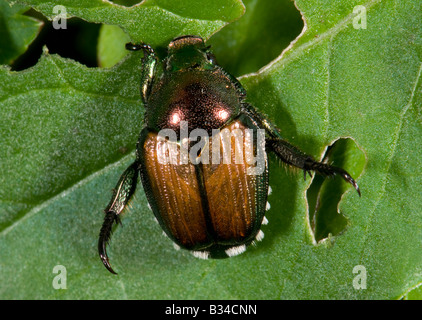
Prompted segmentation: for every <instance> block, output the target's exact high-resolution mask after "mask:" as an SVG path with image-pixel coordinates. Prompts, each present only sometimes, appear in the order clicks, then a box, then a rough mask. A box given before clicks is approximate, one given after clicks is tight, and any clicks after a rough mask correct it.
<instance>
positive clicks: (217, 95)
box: [141, 36, 245, 133]
mask: <svg viewBox="0 0 422 320" xmlns="http://www.w3.org/2000/svg"><path fill="white" fill-rule="evenodd" d="M143 49H144V48H143ZM141 76H142V78H141V92H142V98H143V102H144V105H145V109H146V114H145V120H146V124H147V127H148V128H150V129H151V130H154V131H157V132H158V131H159V130H161V129H173V130H175V131H176V132H177V131H178V130H179V127H180V122H181V121H188V122H189V129H190V130H193V129H195V128H202V129H204V130H207V131H208V133H211V130H212V129H213V128H220V127H221V126H222V125H224V124H225V123H228V122H229V121H231V120H233V118H234V117H235V116H237V115H238V114H239V111H240V106H241V103H242V101H243V98H244V96H245V91H244V89H243V88H242V86H241V85H240V83H239V82H238V81H237V79H235V78H234V77H232V76H231V75H229V74H228V73H226V72H225V71H224V70H223V69H222V68H221V67H220V66H218V65H217V64H216V63H215V59H214V56H213V55H212V54H211V53H210V51H209V47H207V46H206V45H205V43H204V41H203V39H202V38H199V37H195V36H189V37H180V38H176V39H174V40H173V41H172V42H171V43H170V44H169V46H168V55H167V58H166V59H165V60H164V61H163V66H162V68H160V67H159V65H158V64H157V58H156V56H155V53H154V51H153V50H152V49H151V48H150V47H146V48H145V49H144V59H143V69H142V75H141ZM216 106H217V108H216ZM216 115H217V116H216ZM218 115H220V116H218Z"/></svg>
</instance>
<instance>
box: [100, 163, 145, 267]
mask: <svg viewBox="0 0 422 320" xmlns="http://www.w3.org/2000/svg"><path fill="white" fill-rule="evenodd" d="M138 173H139V165H138V163H137V162H136V161H135V162H134V163H133V164H131V165H130V166H129V167H128V168H127V169H126V170H125V172H123V174H122V175H121V177H120V179H119V182H118V183H117V185H116V188H115V189H114V191H113V197H112V198H111V201H110V203H109V205H108V206H107V208H106V209H105V210H104V211H105V213H106V214H105V217H104V222H103V226H102V228H101V231H100V237H99V241H98V253H99V255H100V258H101V261H102V262H103V264H104V266H105V267H106V268H107V270H108V271H110V272H111V273H114V274H116V272H114V270H113V269H112V268H111V265H110V262H109V259H108V255H107V250H106V247H107V245H108V243H109V241H110V238H111V233H112V228H113V225H114V223H116V224H118V223H120V214H121V213H122V211H123V209H124V208H125V207H126V205H127V203H128V202H129V200H130V198H131V197H132V195H133V193H134V192H135V189H136V184H137V181H138Z"/></svg>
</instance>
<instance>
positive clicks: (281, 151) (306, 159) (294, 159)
mask: <svg viewBox="0 0 422 320" xmlns="http://www.w3.org/2000/svg"><path fill="white" fill-rule="evenodd" d="M242 111H243V112H244V113H246V114H247V115H249V116H250V117H251V118H252V119H253V120H254V121H255V122H256V124H257V125H258V126H259V127H261V128H264V129H265V130H266V132H267V134H268V136H269V138H267V139H266V148H267V149H269V150H270V151H273V152H274V153H275V154H276V155H277V157H278V158H279V159H280V160H282V161H283V162H285V163H287V164H289V165H292V166H294V167H297V168H300V169H302V170H303V171H304V177H305V179H306V174H307V173H308V174H309V175H310V176H311V177H312V175H311V171H315V172H317V173H319V174H322V175H324V176H335V175H339V176H341V177H342V178H343V179H344V180H346V181H347V182H348V183H350V184H351V185H352V186H353V187H354V188H355V189H356V191H357V192H358V194H359V196H360V195H361V194H360V189H359V186H358V185H357V183H356V181H355V180H354V179H353V178H352V176H351V175H350V174H349V173H348V172H347V171H346V170H344V169H342V168H339V167H335V166H331V165H329V164H326V163H322V162H318V161H315V160H314V159H313V158H312V157H311V156H309V155H307V154H305V153H303V152H302V151H301V150H299V149H298V148H296V147H295V146H293V145H291V144H290V143H288V142H287V141H285V140H283V138H282V137H281V135H280V133H279V131H278V129H277V128H276V127H275V126H274V125H273V124H272V123H270V122H269V121H268V120H266V119H265V118H264V117H263V116H262V115H260V114H259V113H258V112H257V111H256V110H255V109H254V108H253V107H252V106H250V105H248V104H244V105H243V108H242Z"/></svg>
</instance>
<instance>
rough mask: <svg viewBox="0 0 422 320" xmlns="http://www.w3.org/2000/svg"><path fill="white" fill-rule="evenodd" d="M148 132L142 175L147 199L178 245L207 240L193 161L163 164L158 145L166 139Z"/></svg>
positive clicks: (186, 246)
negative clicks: (159, 139)
mask: <svg viewBox="0 0 422 320" xmlns="http://www.w3.org/2000/svg"><path fill="white" fill-rule="evenodd" d="M157 137H158V136H157V134H154V133H149V134H148V135H147V137H146V140H145V142H144V148H143V160H144V169H143V171H144V172H143V173H142V174H141V177H142V179H143V184H144V188H145V191H146V194H147V197H148V201H149V203H150V204H151V207H152V209H153V211H154V214H155V215H156V217H157V219H158V220H159V222H160V224H161V226H162V227H163V229H164V231H166V233H167V235H169V236H170V237H171V238H172V240H174V241H175V242H176V243H178V244H179V245H181V246H183V247H185V248H195V247H197V246H200V245H201V244H208V243H209V239H208V234H207V226H206V222H205V221H206V220H205V214H204V210H203V203H202V199H201V195H200V191H199V190H200V189H199V186H198V180H197V176H196V173H195V166H194V165H193V164H190V163H189V164H181V165H178V164H171V163H167V164H163V163H160V162H162V161H159V158H158V156H157V154H158V153H157V148H160V147H161V146H162V143H163V142H160V141H158V139H157ZM177 150H178V149H177Z"/></svg>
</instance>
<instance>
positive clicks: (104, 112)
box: [0, 0, 422, 299]
mask: <svg viewBox="0 0 422 320" xmlns="http://www.w3.org/2000/svg"><path fill="white" fill-rule="evenodd" d="M11 4H12V3H11V2H10V1H5V0H1V1H0V62H1V63H3V64H10V63H11V62H13V61H14V60H16V59H17V58H18V57H19V56H20V55H21V54H22V53H23V52H25V50H26V48H27V47H28V45H29V44H30V43H31V42H32V40H33V39H34V38H35V37H36V36H37V33H38V31H39V29H40V22H39V21H38V20H37V19H34V18H31V17H28V16H26V15H23V13H24V12H26V11H27V10H28V9H29V8H33V9H35V10H36V11H38V12H41V13H42V14H43V15H45V16H46V17H48V18H49V19H52V18H53V17H54V16H55V14H54V13H53V8H54V6H55V5H58V4H60V5H63V6H65V7H66V9H67V13H68V15H70V16H75V17H79V18H82V19H84V20H86V21H89V22H93V23H102V24H105V25H108V26H107V27H106V26H104V27H102V29H101V33H100V37H99V43H98V54H99V57H98V60H99V63H100V65H101V66H103V68H88V67H86V66H84V65H82V64H80V63H78V62H76V61H74V60H71V59H66V58H62V57H60V56H58V55H52V54H49V53H48V49H47V48H46V49H45V50H44V53H43V54H42V56H41V58H40V60H39V61H38V63H37V64H36V65H35V66H33V67H31V68H28V69H26V70H23V71H18V72H17V71H12V70H11V69H10V67H8V66H6V65H5V66H2V67H1V68H0V136H1V139H0V150H1V152H0V298H2V299H19V298H23V299H126V298H129V299H402V298H404V299H406V298H411V299H420V298H421V290H420V285H421V283H422V243H421V240H422V232H421V230H422V212H421V204H422V201H421V200H422V197H421V193H420V189H421V185H422V184H421V181H422V179H421V173H422V160H421V159H422V155H421V153H422V152H421V145H422V135H421V132H422V131H421V129H422V112H421V108H422V107H421V106H422V103H421V102H422V84H421V72H422V50H421V48H422V47H421V45H422V39H421V35H422V27H421V25H422V9H421V5H420V3H419V2H418V1H416V0H414V1H404V0H402V1H399V0H397V1H387V0H377V1H375V0H373V1H349V0H347V1H346V0H335V1H329V2H328V1H322V0H321V1H319V0H313V1H304V0H303V1H302V0H296V1H295V2H294V3H292V2H290V1H283V0H278V1H265V0H248V1H244V4H243V3H242V2H241V1H240V0H230V1H222V0H221V1H212V2H210V1H202V0H196V1H189V2H183V1H177V2H174V1H170V0H169V1H166V0H146V1H143V2H142V3H141V4H139V5H136V6H132V7H129V6H124V5H122V3H121V4H113V3H111V2H106V1H100V0H93V1H83V0H72V1H71V0H67V1H65V0H63V1H46V0H32V1H31V0H27V1H19V3H13V5H11ZM293 4H294V5H295V6H296V7H297V9H296V8H295V7H294V6H293ZM245 5H246V10H245ZM357 5H363V6H364V7H365V8H366V14H367V26H366V29H359V28H354V26H353V24H354V23H355V24H356V22H360V23H362V21H358V20H357V18H356V17H357V14H356V13H354V8H355V7H356V6H357ZM298 11H300V14H301V15H302V16H303V18H304V22H305V28H304V29H303V32H302V33H301V35H300V37H299V38H298V39H297V41H296V42H294V43H293V44H292V45H291V46H290V47H289V48H288V50H286V51H285V52H284V53H283V54H281V52H282V51H283V50H284V49H285V48H286V47H287V46H288V45H289V42H290V41H291V40H292V39H294V38H295V37H296V35H297V34H298V33H300V32H301V30H302V22H301V19H300V14H299V13H298ZM183 34H197V35H200V36H202V37H204V38H205V39H209V42H210V43H211V44H212V46H213V48H214V52H215V53H216V56H217V59H218V60H220V61H221V64H222V65H223V66H224V67H225V68H227V69H228V70H229V71H230V72H232V73H233V74H235V75H237V76H241V77H240V80H241V82H242V84H243V85H244V86H245V88H246V89H247V91H248V99H249V101H250V102H251V103H252V104H253V105H255V106H256V107H257V108H258V109H259V110H261V111H262V112H263V113H265V114H267V115H268V116H269V118H270V119H271V120H272V121H273V122H274V123H275V124H276V125H277V126H278V127H279V128H280V129H281V132H282V134H283V135H284V137H285V138H286V139H287V140H289V141H290V142H291V143H293V144H295V145H297V146H299V147H300V148H301V149H302V150H304V151H305V152H307V153H309V154H312V155H313V156H314V157H315V158H317V159H321V158H322V157H323V154H324V152H325V151H326V149H327V147H328V146H330V145H332V144H333V143H334V142H335V141H337V140H338V139H340V138H350V139H347V140H345V141H347V143H346V144H345V145H344V154H345V155H346V156H345V157H344V159H337V160H336V159H335V158H334V159H333V161H334V163H336V161H340V160H341V161H342V164H343V165H344V167H345V168H346V169H347V170H348V171H350V173H351V174H352V175H354V176H356V177H357V176H359V178H358V183H359V185H360V187H361V190H362V198H359V197H358V196H357V194H356V192H354V191H353V190H352V189H351V188H350V187H348V186H347V185H344V184H343V185H341V186H339V187H338V188H335V190H333V188H332V187H330V184H329V183H331V182H327V183H326V182H322V181H320V182H319V186H318V187H317V188H316V191H312V192H314V193H316V194H317V196H318V195H319V196H320V197H321V199H322V200H323V201H324V204H325V203H328V204H329V206H328V207H330V208H331V209H330V210H335V211H337V202H338V201H339V200H340V203H339V204H338V211H339V212H341V214H342V216H343V217H344V219H343V222H341V223H343V224H344V221H347V222H346V223H345V225H343V227H342V228H341V230H340V232H336V233H333V234H330V235H329V236H328V237H327V238H323V240H322V241H320V242H316V241H315V238H314V233H313V229H312V225H311V220H312V219H313V214H314V213H313V205H312V203H313V200H312V201H311V199H312V197H314V198H315V197H316V196H315V195H313V196H312V194H308V193H307V189H308V187H309V186H310V184H311V183H316V182H317V181H316V180H317V179H315V180H314V182H312V179H307V180H306V181H303V175H302V174H301V173H299V172H296V173H295V172H293V173H290V172H289V171H286V170H284V169H282V168H281V165H280V164H279V163H278V161H277V160H276V159H275V158H274V157H271V158H270V166H271V177H270V184H271V186H272V190H273V192H272V195H271V196H270V197H269V202H270V203H271V210H270V211H268V213H267V218H268V220H269V221H270V222H269V224H268V225H267V226H265V227H263V231H264V233H265V239H264V241H263V242H261V243H259V245H258V246H256V247H251V248H249V249H248V250H247V252H246V253H244V254H242V255H240V256H238V257H235V258H231V259H226V260H211V261H202V260H198V259H196V258H194V257H192V256H191V255H190V254H189V253H188V252H185V251H175V250H174V249H173V247H172V245H171V242H170V240H168V239H166V238H165V237H163V236H162V234H161V233H162V232H161V230H160V228H159V226H158V225H157V224H156V223H155V222H154V219H153V216H152V214H151V212H150V211H149V210H148V208H147V203H146V199H145V195H144V193H143V191H142V188H139V189H138V191H137V193H136V197H135V201H133V202H132V207H131V209H129V210H128V212H127V213H126V217H125V219H124V220H123V227H121V228H119V229H117V230H116V232H115V234H114V237H113V241H112V245H111V248H110V256H111V259H112V264H113V266H114V268H115V269H116V270H117V271H118V272H119V275H118V276H113V275H111V274H109V273H108V271H107V270H105V268H104V267H103V266H102V264H101V262H100V260H99V258H98V256H97V252H96V244H97V237H98V232H99V230H100V227H101V224H102V219H103V212H102V210H103V208H104V207H105V205H106V204H107V203H108V200H109V197H110V196H111V192H110V190H111V189H112V188H113V187H114V185H115V183H116V182H117V180H118V177H119V175H120V174H121V173H122V172H123V170H124V169H125V168H126V167H127V166H128V165H129V164H130V163H131V162H132V161H133V156H134V153H133V151H134V147H135V143H136V139H137V135H138V133H139V132H140V130H141V128H142V114H143V107H142V104H141V101H140V97H139V87H138V86H139V70H140V58H141V54H140V53H139V54H138V53H131V54H127V53H125V52H124V51H122V50H121V49H119V48H122V46H121V45H122V44H123V43H124V42H125V41H127V40H132V41H141V40H142V41H145V42H147V43H150V44H152V45H153V46H155V47H160V46H161V47H162V46H165V45H166V44H167V43H168V42H169V41H170V40H171V39H172V38H174V37H176V36H180V35H183ZM261 67H263V68H261ZM259 68H261V69H260V70H259V71H258V69H259ZM251 72H252V73H251ZM247 73H248V74H247ZM314 189H315V188H314ZM340 189H341V193H338V192H339V191H338V190H340ZM311 190H312V189H311ZM336 190H337V191H336ZM344 191H345V193H344V194H343V192H344ZM310 192H311V191H310ZM312 192H311V193H312ZM308 202H309V206H310V208H311V209H312V210H308ZM323 208H325V207H321V210H322V209H323ZM324 210H325V209H324ZM324 210H322V211H324ZM309 212H311V213H309ZM338 216H340V215H338ZM334 229H335V228H334ZM334 229H333V230H334ZM56 265H63V266H65V267H66V270H67V283H66V284H67V289H66V290H56V289H54V288H53V285H52V282H53V279H54V277H55V276H56V274H54V273H53V268H54V266H56ZM357 265H361V266H364V267H365V269H366V271H367V274H366V276H367V279H366V280H367V281H366V289H361V290H358V289H355V288H354V286H353V281H354V279H355V277H356V276H357V275H358V274H356V273H353V270H354V268H355V266H357Z"/></svg>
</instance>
